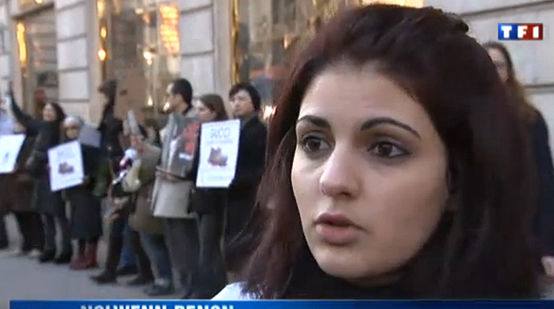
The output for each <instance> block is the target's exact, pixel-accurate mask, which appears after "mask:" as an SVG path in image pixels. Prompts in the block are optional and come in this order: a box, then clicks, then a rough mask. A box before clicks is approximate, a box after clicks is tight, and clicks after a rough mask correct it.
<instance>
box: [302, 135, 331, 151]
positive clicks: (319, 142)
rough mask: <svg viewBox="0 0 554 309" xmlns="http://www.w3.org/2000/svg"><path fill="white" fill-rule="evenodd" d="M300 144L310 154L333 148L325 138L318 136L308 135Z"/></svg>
mask: <svg viewBox="0 0 554 309" xmlns="http://www.w3.org/2000/svg"><path fill="white" fill-rule="evenodd" d="M300 144H301V146H302V149H303V150H304V151H305V152H306V153H308V154H317V153H320V152H322V151H327V150H329V149H330V148H331V147H330V145H329V144H328V143H327V142H326V141H325V140H323V139H322V138H321V137H317V136H307V137H305V138H303V139H302V140H301V142H300Z"/></svg>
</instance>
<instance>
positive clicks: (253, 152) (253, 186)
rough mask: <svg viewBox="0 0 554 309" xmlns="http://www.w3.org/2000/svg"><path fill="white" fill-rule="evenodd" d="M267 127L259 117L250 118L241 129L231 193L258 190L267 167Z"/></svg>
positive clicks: (238, 193) (239, 193)
mask: <svg viewBox="0 0 554 309" xmlns="http://www.w3.org/2000/svg"><path fill="white" fill-rule="evenodd" d="M266 144H267V129H266V127H265V125H264V124H263V123H262V122H261V121H260V120H259V119H258V118H257V117H254V118H252V119H250V120H249V121H248V122H247V123H246V124H245V125H244V127H243V128H242V129H241V131H240V141H239V154H238V158H237V169H236V172H235V178H234V179H233V182H232V183H231V186H230V187H229V195H230V196H231V197H232V196H235V195H241V194H242V193H243V192H244V191H248V192H250V191H256V190H257V187H258V184H259V183H260V179H261V178H262V174H263V172H264V168H265V157H266Z"/></svg>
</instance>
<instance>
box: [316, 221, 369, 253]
mask: <svg viewBox="0 0 554 309" xmlns="http://www.w3.org/2000/svg"><path fill="white" fill-rule="evenodd" d="M360 230H361V229H360V228H359V227H358V226H356V225H355V224H354V223H353V222H352V221H350V220H349V219H348V218H346V217H345V216H343V215H341V214H330V213H323V214H321V215H319V216H318V217H317V219H316V221H315V232H316V233H317V235H319V236H320V237H321V238H322V240H323V241H324V242H326V243H328V244H331V245H335V246H344V245H347V244H349V243H352V242H353V241H355V240H356V238H357V237H358V234H359V232H360Z"/></svg>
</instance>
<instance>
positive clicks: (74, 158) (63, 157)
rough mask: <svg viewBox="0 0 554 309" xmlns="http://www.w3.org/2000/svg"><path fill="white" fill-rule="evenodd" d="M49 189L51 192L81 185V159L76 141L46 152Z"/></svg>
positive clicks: (82, 176) (82, 173) (79, 146)
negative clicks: (48, 168)
mask: <svg viewBox="0 0 554 309" xmlns="http://www.w3.org/2000/svg"><path fill="white" fill-rule="evenodd" d="M48 164H49V165H50V187H51V189H52V192H55V191H59V190H62V189H67V188H70V187H74V186H77V185H80V184H82V183H83V178H84V177H85V175H84V171H83V157H82V154H81V145H80V144H79V142H78V141H74V142H69V143H65V144H61V145H59V146H56V147H54V148H50V149H49V150H48Z"/></svg>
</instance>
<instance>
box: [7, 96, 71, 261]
mask: <svg viewBox="0 0 554 309" xmlns="http://www.w3.org/2000/svg"><path fill="white" fill-rule="evenodd" d="M10 92H11V99H12V104H11V109H12V113H13V115H14V116H15V118H16V119H17V121H18V122H19V123H21V124H22V125H23V126H24V127H25V129H26V132H27V134H28V135H37V137H36V140H35V143H34V145H33V150H32V151H31V154H30V156H29V159H28V160H27V162H26V163H25V168H26V170H28V171H29V172H30V173H31V175H33V177H34V178H35V184H34V189H33V196H32V202H31V204H32V207H33V209H34V210H36V211H37V212H39V213H41V214H42V220H43V223H44V237H45V241H44V250H43V252H42V255H41V256H40V258H39V260H40V262H41V263H44V262H49V261H52V260H53V261H54V262H55V263H57V264H64V263H69V261H70V260H71V256H72V251H71V239H70V234H69V223H68V220H67V217H66V214H65V205H64V203H63V200H62V197H61V193H60V192H52V191H51V188H50V177H49V173H48V149H50V148H52V147H54V146H56V145H58V144H59V142H60V131H61V122H62V121H63V119H64V118H65V113H64V111H63V109H62V108H61V107H60V105H58V104H57V103H53V102H49V103H47V104H46V105H45V106H44V109H43V111H42V120H37V119H35V118H33V117H31V116H30V115H27V114H25V113H23V111H21V109H20V108H19V106H18V105H17V102H16V100H15V97H14V96H13V92H12V91H10ZM56 223H57V224H56ZM56 227H58V233H59V234H60V236H61V239H62V248H61V251H60V252H59V254H58V255H57V256H56V229H57V228H56Z"/></svg>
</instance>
